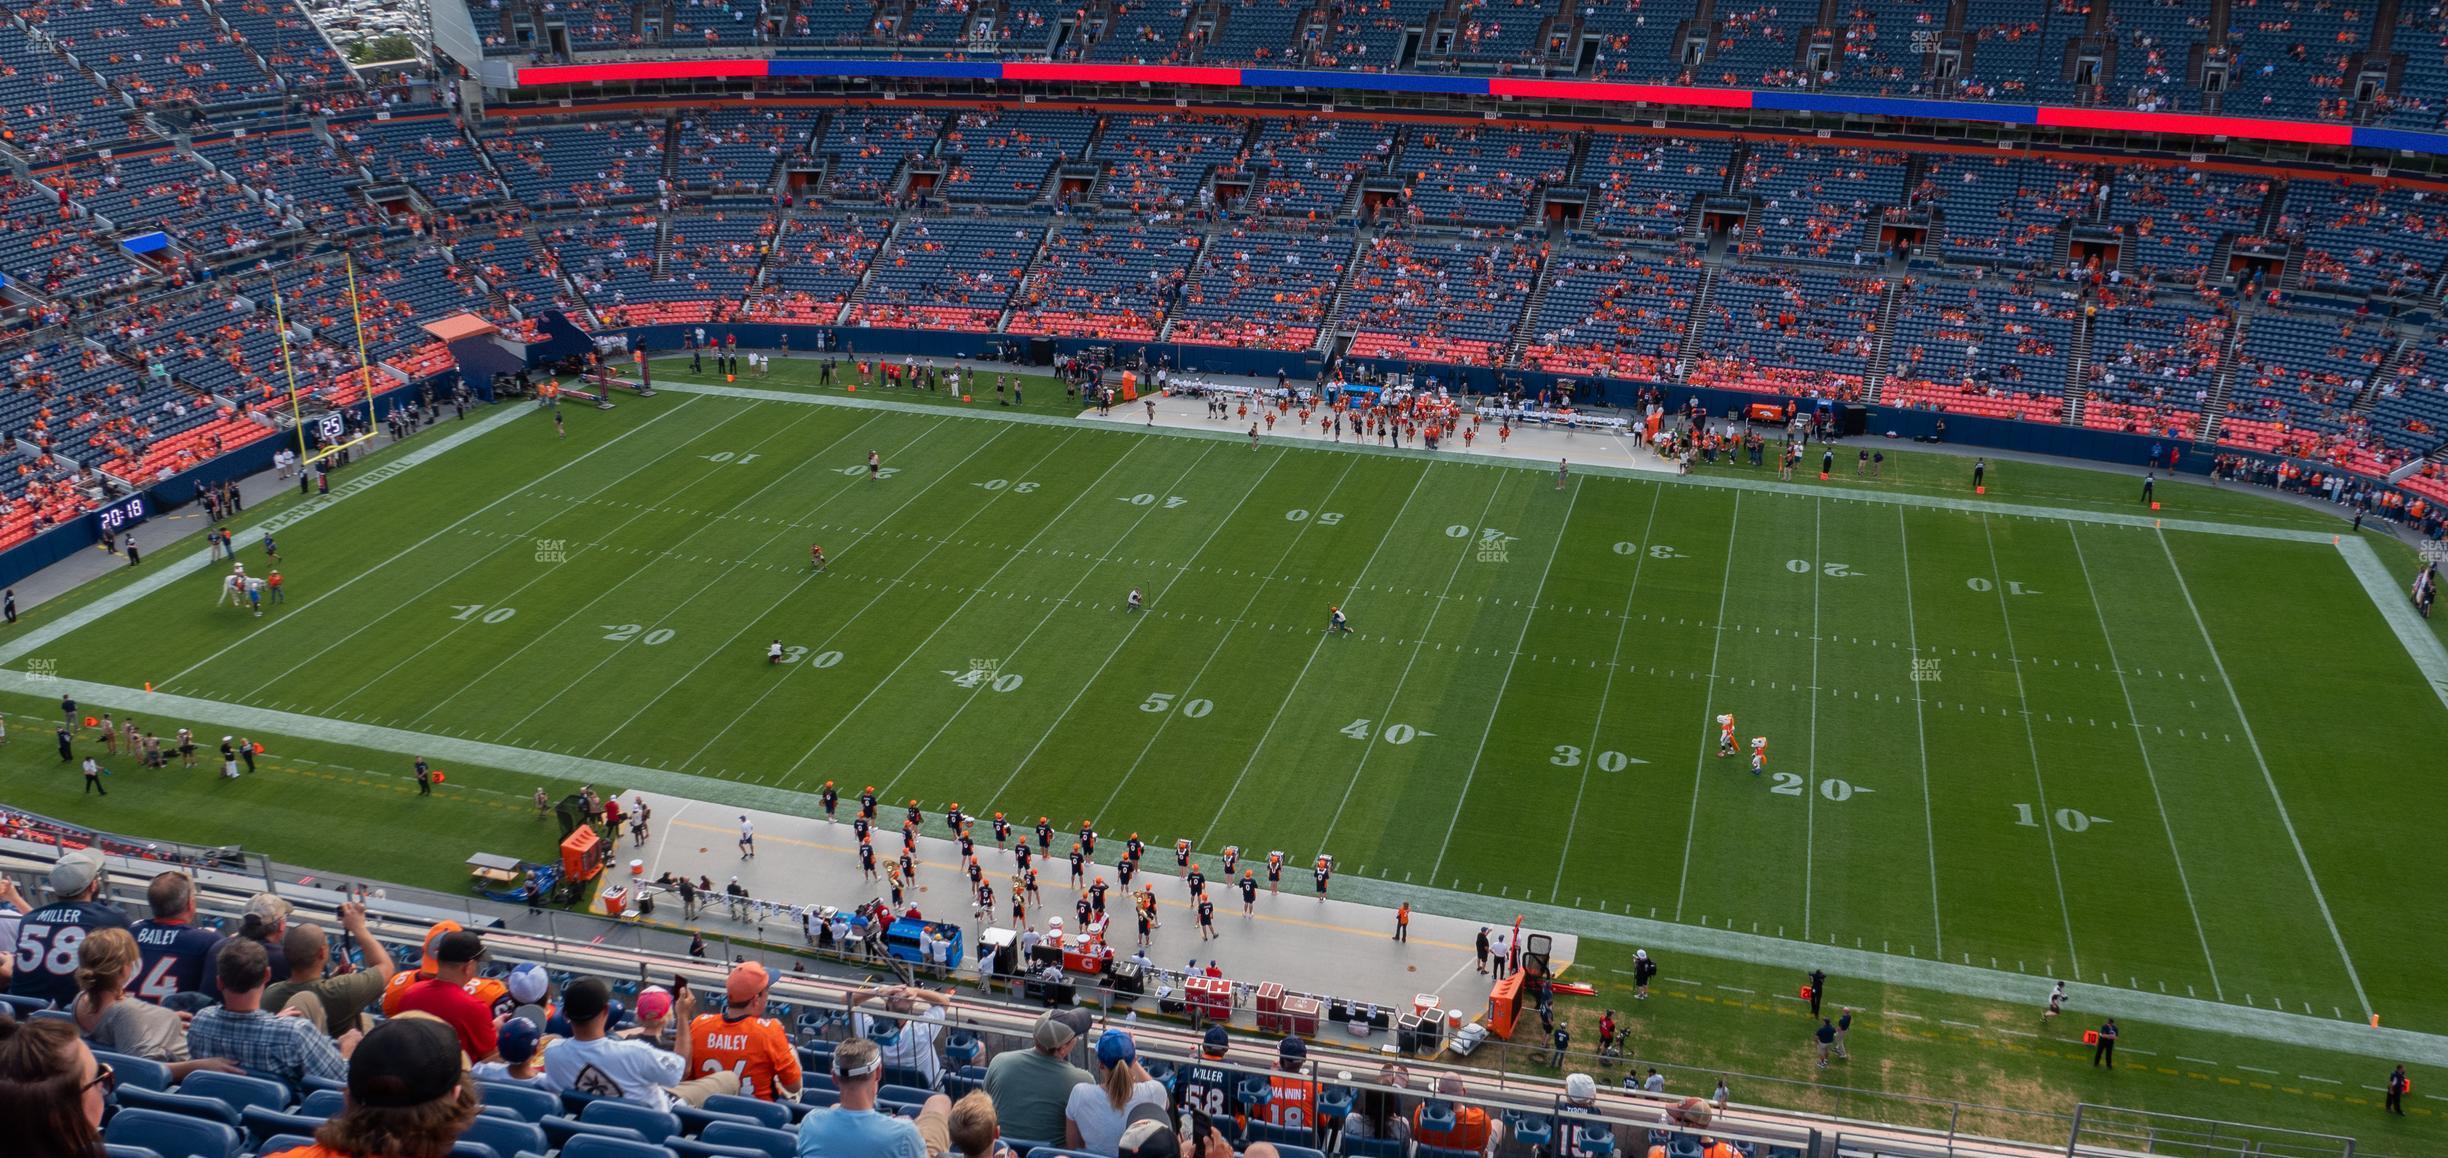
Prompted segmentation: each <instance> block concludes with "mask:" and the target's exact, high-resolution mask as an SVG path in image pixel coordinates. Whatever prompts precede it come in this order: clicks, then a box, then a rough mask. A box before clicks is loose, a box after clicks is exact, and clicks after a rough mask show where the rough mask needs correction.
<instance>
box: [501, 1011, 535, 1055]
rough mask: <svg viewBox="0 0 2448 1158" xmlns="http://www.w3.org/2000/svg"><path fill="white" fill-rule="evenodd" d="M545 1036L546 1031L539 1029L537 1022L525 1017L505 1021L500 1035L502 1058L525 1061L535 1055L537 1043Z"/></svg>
mask: <svg viewBox="0 0 2448 1158" xmlns="http://www.w3.org/2000/svg"><path fill="white" fill-rule="evenodd" d="M543 1036H544V1031H543V1030H540V1029H537V1028H536V1023H534V1022H532V1021H529V1020H527V1019H526V1018H524V1017H513V1018H511V1019H510V1020H508V1021H505V1022H503V1023H502V1026H501V1033H500V1035H499V1037H500V1046H499V1048H500V1049H501V1057H502V1060H503V1061H506V1062H523V1061H526V1060H527V1059H528V1058H531V1057H534V1056H535V1052H536V1045H537V1043H538V1042H540V1041H541V1040H542V1039H543Z"/></svg>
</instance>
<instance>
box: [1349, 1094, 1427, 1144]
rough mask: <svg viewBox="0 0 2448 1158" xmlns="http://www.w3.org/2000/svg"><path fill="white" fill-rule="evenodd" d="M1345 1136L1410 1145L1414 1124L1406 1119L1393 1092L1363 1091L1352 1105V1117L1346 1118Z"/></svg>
mask: <svg viewBox="0 0 2448 1158" xmlns="http://www.w3.org/2000/svg"><path fill="white" fill-rule="evenodd" d="M1343 1136H1344V1137H1346V1138H1359V1139H1378V1140H1384V1141H1392V1142H1409V1141H1410V1140H1411V1122H1410V1119H1407V1118H1405V1117H1403V1116H1402V1104H1401V1102H1400V1101H1399V1100H1398V1099H1396V1098H1395V1096H1394V1094H1393V1093H1392V1092H1391V1091H1388V1090H1362V1091H1360V1097H1359V1100H1357V1101H1355V1102H1353V1103H1352V1112H1351V1114H1350V1115H1349V1116H1348V1117H1346V1118H1344V1119H1343Z"/></svg>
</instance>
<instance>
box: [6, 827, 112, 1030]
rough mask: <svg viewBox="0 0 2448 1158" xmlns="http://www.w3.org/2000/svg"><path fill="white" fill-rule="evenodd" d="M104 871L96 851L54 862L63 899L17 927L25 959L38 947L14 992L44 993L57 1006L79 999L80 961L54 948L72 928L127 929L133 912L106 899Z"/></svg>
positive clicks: (54, 883)
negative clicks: (77, 977) (78, 973)
mask: <svg viewBox="0 0 2448 1158" xmlns="http://www.w3.org/2000/svg"><path fill="white" fill-rule="evenodd" d="M103 882H104V873H103V871H102V857H101V854H99V853H96V852H94V851H93V850H91V849H73V850H71V851H68V852H64V853H61V854H60V858H59V860H58V861H57V862H56V863H54V864H53V865H52V866H51V875H50V881H49V883H50V885H51V895H52V896H53V897H55V898H57V899H55V900H53V901H52V902H51V903H50V904H47V905H44V906H43V907H41V908H39V909H36V910H34V911H33V912H31V913H27V914H26V916H25V920H24V921H22V922H20V923H19V924H18V927H17V951H18V955H19V956H20V957H23V956H25V955H26V951H27V949H29V948H31V949H33V950H34V953H33V963H32V964H31V965H27V966H25V967H23V968H20V969H19V970H17V972H16V975H15V976H13V977H12V978H10V980H9V992H10V993H14V994H16V995H17V996H19V997H39V998H41V999H43V1000H44V1001H48V1002H50V1003H51V1004H52V1005H54V1006H60V1005H66V1004H68V1003H69V1002H70V1001H73V1000H75V998H76V992H77V979H76V964H75V961H74V959H73V958H71V959H67V960H62V959H61V957H60V955H59V954H58V953H54V952H51V951H50V948H51V946H52V945H53V944H54V943H55V942H56V941H57V940H58V939H59V937H60V936H61V935H62V934H63V933H64V932H65V931H66V930H68V929H79V930H82V934H81V935H83V936H91V935H93V931H94V930H96V929H124V928H127V927H128V919H127V916H126V915H125V914H123V913H121V912H120V911H119V910H118V909H116V908H114V907H112V906H111V905H110V904H109V903H108V902H105V901H103V900H101V899H100V898H101V896H102V886H103Z"/></svg>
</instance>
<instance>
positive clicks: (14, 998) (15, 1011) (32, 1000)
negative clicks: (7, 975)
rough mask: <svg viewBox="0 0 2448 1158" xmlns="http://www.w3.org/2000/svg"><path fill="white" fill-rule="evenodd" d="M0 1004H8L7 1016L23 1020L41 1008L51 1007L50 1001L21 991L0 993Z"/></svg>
mask: <svg viewBox="0 0 2448 1158" xmlns="http://www.w3.org/2000/svg"><path fill="white" fill-rule="evenodd" d="M0 1005H6V1006H8V1014H9V1016H10V1017H12V1018H16V1019H18V1020H24V1019H26V1018H29V1017H32V1016H34V1015H35V1014H36V1013H39V1012H41V1011H42V1010H45V1009H49V1008H51V1003H50V1002H48V1001H45V1000H43V999H42V998H39V997H27V996H26V995H24V994H22V993H0Z"/></svg>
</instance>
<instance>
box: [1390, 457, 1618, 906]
mask: <svg viewBox="0 0 2448 1158" xmlns="http://www.w3.org/2000/svg"><path fill="white" fill-rule="evenodd" d="M1665 496H1666V488H1664V487H1658V488H1655V489H1654V490H1651V491H1650V492H1649V517H1648V519H1647V521H1645V522H1644V523H1642V524H1641V537H1640V542H1642V543H1644V544H1645V543H1648V542H1649V535H1650V533H1651V532H1653V531H1655V530H1656V529H1657V513H1658V504H1659V502H1660V500H1662V499H1664V498H1665ZM1648 562H1649V552H1647V551H1642V552H1640V553H1639V554H1637V555H1634V556H1633V557H1632V586H1631V588H1630V589H1629V590H1626V591H1625V592H1624V609H1623V613H1622V614H1620V615H1618V616H1616V617H1615V650H1613V651H1611V652H1609V653H1607V676H1606V684H1605V686H1604V687H1602V688H1600V689H1599V692H1598V719H1597V721H1596V722H1594V723H1592V724H1591V725H1590V742H1589V748H1588V751H1591V752H1595V751H1597V750H1598V737H1599V735H1600V734H1601V733H1603V732H1604V731H1605V730H1606V706H1607V700H1608V698H1609V697H1610V696H1611V695H1612V694H1613V692H1614V691H1615V671H1616V667H1617V665H1618V664H1619V663H1620V662H1621V661H1622V659H1623V641H1624V634H1625V633H1626V632H1628V631H1630V630H1631V628H1632V601H1633V599H1634V598H1636V597H1637V596H1638V595H1639V594H1640V579H1641V568H1642V567H1644V566H1646V565H1647V564H1648ZM1514 650H1516V651H1519V650H1521V649H1520V648H1519V647H1518V646H1516V647H1515V648H1514ZM1589 774H1590V765H1589V764H1588V763H1584V764H1582V765H1581V784H1580V786H1579V787H1577V788H1575V789H1574V790H1573V806H1572V810H1571V811H1569V812H1567V813H1565V814H1564V843H1563V845H1562V847H1560V848H1558V849H1557V850H1556V875H1555V881H1554V883H1552V884H1550V885H1548V886H1547V892H1548V894H1549V895H1550V896H1552V895H1554V894H1556V893H1559V892H1562V891H1563V889H1564V865H1565V864H1566V863H1567V862H1568V861H1570V860H1571V859H1572V839H1573V831H1574V830H1575V829H1576V828H1578V827H1579V825H1580V821H1581V800H1582V798H1583V797H1584V796H1586V795H1588V793H1589ZM1448 839H1450V836H1449V837H1448ZM1437 855H1438V857H1439V858H1440V859H1442V858H1443V856H1444V853H1443V852H1442V851H1439V852H1438V854H1437ZM1428 879H1429V880H1435V879H1436V876H1435V874H1433V873H1431V874H1429V877H1428Z"/></svg>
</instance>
